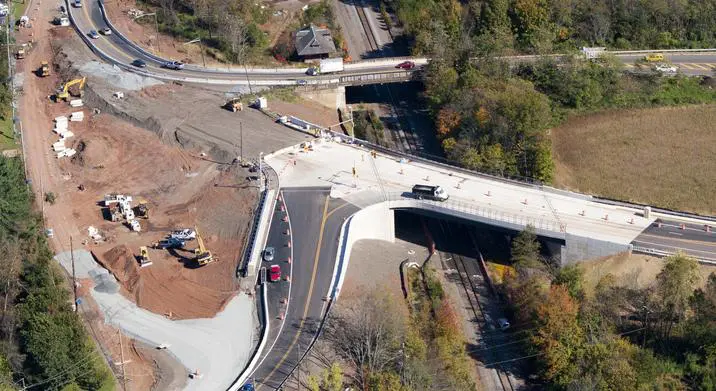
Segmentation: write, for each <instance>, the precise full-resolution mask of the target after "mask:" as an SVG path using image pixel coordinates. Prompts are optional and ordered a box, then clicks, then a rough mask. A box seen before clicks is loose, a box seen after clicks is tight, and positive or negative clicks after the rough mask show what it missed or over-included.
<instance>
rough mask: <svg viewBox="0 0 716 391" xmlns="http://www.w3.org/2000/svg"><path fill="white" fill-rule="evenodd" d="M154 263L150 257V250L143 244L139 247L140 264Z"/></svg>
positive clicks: (141, 265) (142, 265)
mask: <svg viewBox="0 0 716 391" xmlns="http://www.w3.org/2000/svg"><path fill="white" fill-rule="evenodd" d="M151 264H152V261H151V260H150V259H149V250H147V246H142V247H140V248H139V266H140V267H145V266H149V265H151Z"/></svg>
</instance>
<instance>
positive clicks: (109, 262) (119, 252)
mask: <svg viewBox="0 0 716 391" xmlns="http://www.w3.org/2000/svg"><path fill="white" fill-rule="evenodd" d="M99 260H100V262H101V263H102V264H103V266H104V267H105V268H106V269H108V270H109V271H110V272H112V274H114V276H115V277H116V278H117V280H118V281H119V283H120V284H122V287H124V289H126V290H127V291H128V292H129V293H131V294H133V295H134V296H135V298H137V299H138V298H139V297H140V295H141V287H142V278H141V275H140V273H139V265H138V263H137V259H136V258H135V257H134V254H133V253H132V251H131V250H130V249H129V247H127V246H125V245H123V244H122V245H119V246H116V247H112V248H111V249H109V250H108V251H105V252H104V254H102V256H101V257H99Z"/></svg>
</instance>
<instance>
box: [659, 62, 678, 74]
mask: <svg viewBox="0 0 716 391" xmlns="http://www.w3.org/2000/svg"><path fill="white" fill-rule="evenodd" d="M654 70H655V71H657V72H662V73H676V72H677V71H678V70H679V68H678V67H676V66H675V65H668V64H659V65H657V66H655V67H654Z"/></svg>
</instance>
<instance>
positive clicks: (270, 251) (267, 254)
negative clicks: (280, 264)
mask: <svg viewBox="0 0 716 391" xmlns="http://www.w3.org/2000/svg"><path fill="white" fill-rule="evenodd" d="M275 253H276V251H275V250H274V248H273V247H266V248H265V249H264V261H266V262H271V261H273V257H274V255H275Z"/></svg>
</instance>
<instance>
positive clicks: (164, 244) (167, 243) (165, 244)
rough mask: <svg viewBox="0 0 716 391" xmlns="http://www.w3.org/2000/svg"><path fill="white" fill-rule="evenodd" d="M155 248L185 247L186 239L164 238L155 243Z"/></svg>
mask: <svg viewBox="0 0 716 391" xmlns="http://www.w3.org/2000/svg"><path fill="white" fill-rule="evenodd" d="M154 248H161V249H169V248H184V241H183V240H179V239H173V238H168V239H163V240H160V241H159V242H157V243H156V244H155V245H154Z"/></svg>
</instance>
